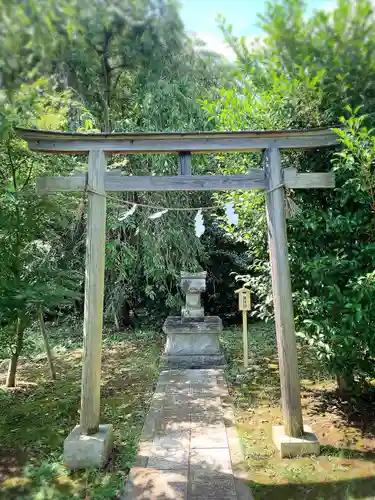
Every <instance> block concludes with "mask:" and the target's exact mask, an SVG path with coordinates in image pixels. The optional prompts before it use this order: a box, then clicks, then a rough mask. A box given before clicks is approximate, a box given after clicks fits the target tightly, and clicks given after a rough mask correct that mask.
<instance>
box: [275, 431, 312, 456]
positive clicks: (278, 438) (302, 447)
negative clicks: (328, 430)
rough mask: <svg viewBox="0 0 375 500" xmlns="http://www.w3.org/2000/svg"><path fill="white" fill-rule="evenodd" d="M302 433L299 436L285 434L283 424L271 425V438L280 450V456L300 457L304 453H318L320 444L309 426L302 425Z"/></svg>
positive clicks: (304, 454)
mask: <svg viewBox="0 0 375 500" xmlns="http://www.w3.org/2000/svg"><path fill="white" fill-rule="evenodd" d="M304 431H305V432H304V435H303V437H301V438H294V437H290V436H287V435H286V434H285V431H284V426H282V425H277V426H274V427H272V438H273V442H274V444H275V446H276V448H277V449H278V450H279V451H280V457H281V458H293V457H302V456H306V455H319V453H320V444H319V441H318V438H317V437H316V435H315V434H314V433H313V431H312V429H311V427H310V426H308V425H305V426H304Z"/></svg>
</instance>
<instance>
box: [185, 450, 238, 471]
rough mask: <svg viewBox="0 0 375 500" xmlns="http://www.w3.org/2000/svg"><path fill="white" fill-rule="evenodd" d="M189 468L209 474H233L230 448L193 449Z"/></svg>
mask: <svg viewBox="0 0 375 500" xmlns="http://www.w3.org/2000/svg"><path fill="white" fill-rule="evenodd" d="M189 466H190V467H191V468H192V469H200V470H207V472H208V473H215V472H219V473H225V474H232V464H231V458H230V453H229V450H228V448H204V449H193V450H191V452H190V461H189Z"/></svg>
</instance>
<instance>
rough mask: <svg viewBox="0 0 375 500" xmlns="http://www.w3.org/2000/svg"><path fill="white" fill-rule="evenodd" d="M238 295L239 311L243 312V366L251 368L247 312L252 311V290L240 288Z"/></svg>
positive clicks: (237, 291)
mask: <svg viewBox="0 0 375 500" xmlns="http://www.w3.org/2000/svg"><path fill="white" fill-rule="evenodd" d="M236 293H238V309H239V311H242V334H243V365H244V367H245V368H248V367H249V348H248V344H247V311H250V309H251V299H250V290H248V289H247V288H245V287H243V288H239V289H238V290H236Z"/></svg>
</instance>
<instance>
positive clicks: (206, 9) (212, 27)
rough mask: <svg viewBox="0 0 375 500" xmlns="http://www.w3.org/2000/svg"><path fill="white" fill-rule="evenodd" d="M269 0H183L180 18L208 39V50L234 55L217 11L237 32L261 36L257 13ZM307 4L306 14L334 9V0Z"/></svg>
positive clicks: (314, 1) (238, 33) (200, 35)
mask: <svg viewBox="0 0 375 500" xmlns="http://www.w3.org/2000/svg"><path fill="white" fill-rule="evenodd" d="M266 3H267V0H180V5H181V17H182V20H183V22H184V24H185V28H186V30H187V31H188V32H190V33H196V34H197V36H198V37H199V38H201V39H202V40H203V41H205V42H206V44H207V47H208V49H210V50H215V51H216V52H220V53H222V54H223V55H225V56H227V57H229V58H233V54H232V51H231V49H230V48H229V47H227V46H226V45H225V43H224V41H223V37H222V35H221V32H220V30H219V29H218V27H217V21H216V18H217V16H218V14H221V15H222V16H224V17H225V18H226V20H227V21H228V22H229V23H230V24H232V25H233V32H234V34H236V35H238V36H242V35H244V36H247V37H250V38H253V37H257V36H259V35H261V29H260V28H259V27H258V26H257V22H258V14H262V13H263V12H264V11H265V8H266ZM306 4H307V10H306V15H307V16H309V15H311V13H312V12H313V11H314V10H315V9H326V10H331V9H332V8H333V7H334V6H335V1H334V0H307V1H306Z"/></svg>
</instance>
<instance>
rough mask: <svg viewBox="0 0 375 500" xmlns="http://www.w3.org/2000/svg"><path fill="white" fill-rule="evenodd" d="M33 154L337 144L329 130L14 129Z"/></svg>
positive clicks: (210, 150) (239, 149)
mask: <svg viewBox="0 0 375 500" xmlns="http://www.w3.org/2000/svg"><path fill="white" fill-rule="evenodd" d="M17 134H18V135H19V136H20V137H22V138H23V139H24V140H26V141H27V142H28V145H29V148H30V149H32V150H34V151H45V152H50V153H67V154H72V153H73V154H74V153H87V152H88V151H90V150H93V149H100V150H103V151H105V152H107V153H110V152H116V153H128V154H131V153H179V152H180V151H190V152H192V153H214V152H231V151H233V152H246V151H263V150H264V149H267V148H270V147H277V148H288V149H291V148H292V149H294V148H303V149H309V148H317V147H324V146H333V145H336V144H338V140H337V135H336V134H335V132H333V131H332V130H331V129H329V128H317V129H306V130H243V131H238V132H188V133H179V132H172V133H124V134H118V133H114V134H82V133H71V132H50V131H42V130H27V129H21V128H19V129H17Z"/></svg>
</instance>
